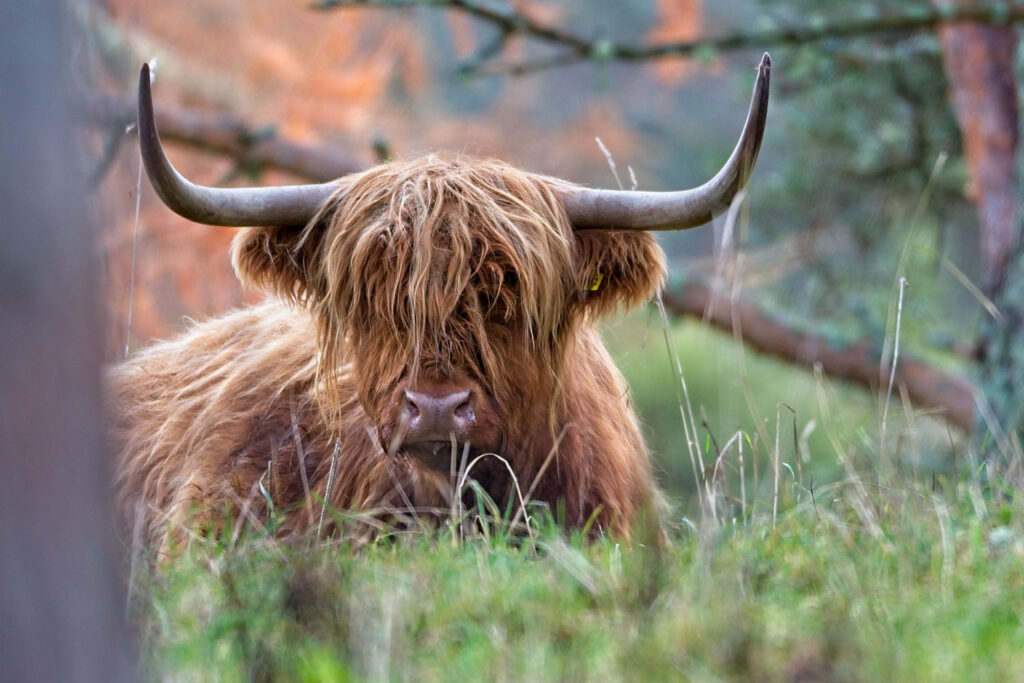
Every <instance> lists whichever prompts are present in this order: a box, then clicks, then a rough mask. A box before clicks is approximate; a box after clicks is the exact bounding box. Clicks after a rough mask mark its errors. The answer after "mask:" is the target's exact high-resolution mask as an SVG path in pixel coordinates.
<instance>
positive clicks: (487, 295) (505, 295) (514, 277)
mask: <svg viewBox="0 0 1024 683" xmlns="http://www.w3.org/2000/svg"><path fill="white" fill-rule="evenodd" d="M518 285H519V275H518V273H516V272H515V271H514V270H511V269H506V270H504V271H501V272H500V273H498V274H496V275H495V276H494V278H493V280H492V281H491V282H489V283H487V285H486V286H484V287H481V288H480V309H481V310H482V311H483V314H484V317H485V318H486V319H487V320H491V321H500V322H508V321H510V320H511V319H512V308H511V307H510V306H509V303H510V302H511V301H512V300H513V299H514V298H515V297H516V296H517V290H518Z"/></svg>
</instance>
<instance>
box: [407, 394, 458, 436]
mask: <svg viewBox="0 0 1024 683" xmlns="http://www.w3.org/2000/svg"><path fill="white" fill-rule="evenodd" d="M401 419H402V420H403V421H404V422H405V423H406V425H407V426H408V428H409V432H408V434H407V436H406V439H407V440H410V441H447V440H448V439H449V438H450V435H451V434H455V436H456V438H459V439H462V438H465V436H466V434H467V430H469V429H470V428H472V427H473V426H474V425H475V423H476V415H475V413H474V410H473V393H472V392H471V391H470V390H469V389H462V390H456V391H451V390H447V391H445V390H441V391H437V390H435V391H417V390H413V389H406V390H405V391H404V392H403V394H402V401H401Z"/></svg>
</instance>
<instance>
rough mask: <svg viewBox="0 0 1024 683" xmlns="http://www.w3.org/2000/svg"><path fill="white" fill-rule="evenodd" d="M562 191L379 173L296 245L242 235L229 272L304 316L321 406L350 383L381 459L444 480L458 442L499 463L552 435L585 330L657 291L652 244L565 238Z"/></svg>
mask: <svg viewBox="0 0 1024 683" xmlns="http://www.w3.org/2000/svg"><path fill="white" fill-rule="evenodd" d="M557 182H558V181H554V180H552V179H548V178H543V177H540V176H534V175H530V174H527V173H523V172H521V171H518V170H515V169H513V168H511V167H509V166H507V165H505V164H502V163H499V162H480V161H471V160H459V159H455V160H452V159H438V158H436V157H428V158H426V159H422V160H419V161H415V162H407V163H393V164H388V165H385V166H379V167H377V168H374V169H371V170H369V171H367V172H365V173H362V174H359V175H356V176H352V177H350V178H347V179H346V181H345V183H344V186H343V188H342V189H341V190H340V191H339V192H338V193H337V194H336V195H335V197H334V198H333V199H332V200H331V202H329V203H328V205H327V206H326V207H325V208H324V209H323V210H322V211H321V213H320V215H319V217H318V218H317V219H315V220H314V222H313V223H311V224H310V227H308V228H306V229H304V230H298V229H294V228H272V229H266V228H263V229H256V228H253V229H249V230H247V231H245V232H243V233H242V234H241V235H240V236H239V238H238V239H237V241H236V244H235V254H234V258H235V265H236V269H237V270H238V273H239V275H240V277H241V278H242V279H243V280H244V281H246V282H249V283H258V284H262V285H269V286H270V287H271V288H272V289H273V290H275V291H276V292H277V293H278V294H279V295H282V296H285V297H287V298H292V299H296V300H299V301H301V302H303V303H304V304H305V305H307V306H309V308H310V309H311V311H312V312H313V315H314V317H315V319H316V322H317V325H318V329H319V334H320V339H319V345H320V350H321V353H322V358H321V379H322V381H323V382H324V388H325V391H326V396H327V397H328V403H329V404H330V403H332V402H336V403H338V404H340V402H341V401H340V399H341V397H338V396H336V395H335V396H333V397H332V396H331V392H332V387H333V390H335V391H336V382H332V379H333V378H334V377H336V374H337V373H338V372H339V370H340V369H344V370H343V371H344V372H345V373H347V374H349V375H350V376H351V377H354V378H355V383H356V387H357V393H358V398H359V401H360V403H361V404H362V406H363V408H364V410H365V411H366V413H367V414H368V415H369V416H370V418H371V420H372V421H373V422H374V426H375V428H376V432H377V435H378V436H379V438H380V441H381V444H382V446H383V448H384V449H385V450H388V451H390V452H398V451H402V452H405V453H408V454H411V455H415V456H418V457H419V458H420V459H421V460H423V461H424V462H426V463H428V464H430V465H432V466H435V467H439V468H444V469H447V468H448V464H449V458H450V443H451V439H452V438H453V437H454V438H455V440H456V441H458V442H460V443H465V442H468V443H470V444H471V445H472V448H473V449H474V450H479V451H491V452H498V453H507V452H508V451H509V448H508V447H509V446H511V447H512V449H513V450H514V449H515V446H516V444H510V441H511V440H516V439H522V438H523V437H524V436H525V435H527V434H529V433H530V432H531V430H537V429H547V428H548V426H549V419H548V418H549V416H550V415H551V411H552V409H553V406H554V401H555V400H556V395H557V393H558V392H557V390H556V384H557V378H558V377H559V371H560V369H561V367H562V366H563V363H564V360H565V354H566V353H570V352H571V350H572V346H573V344H574V343H575V341H576V339H575V337H574V332H575V331H576V330H578V329H579V326H580V325H581V324H587V321H588V320H589V319H590V318H591V317H593V315H595V314H599V313H601V312H603V311H605V310H608V309H609V308H612V307H614V306H616V305H617V304H625V305H633V304H636V303H638V302H641V301H644V300H646V299H647V298H649V297H650V296H651V295H652V293H653V291H654V289H655V288H656V287H657V286H658V284H659V283H660V281H661V278H662V276H663V270H664V267H663V258H662V254H661V250H660V249H659V248H658V247H657V244H656V243H655V241H654V240H653V238H651V237H650V236H649V235H647V234H645V233H626V232H618V231H594V230H588V231H580V232H574V231H573V229H572V227H571V225H570V224H569V222H568V220H567V219H566V217H565V212H564V210H563V208H562V206H561V204H560V203H559V201H558V198H557V195H556V192H555V191H554V188H555V186H556V184H557ZM332 398H333V401H332Z"/></svg>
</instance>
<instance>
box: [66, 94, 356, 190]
mask: <svg viewBox="0 0 1024 683" xmlns="http://www.w3.org/2000/svg"><path fill="white" fill-rule="evenodd" d="M81 104H82V107H81V108H82V111H83V113H84V115H85V118H86V120H87V121H88V122H90V123H93V124H95V125H98V126H104V127H118V128H120V129H122V130H124V129H125V128H126V127H127V126H130V125H134V123H135V105H134V103H130V102H125V101H121V100H116V99H114V98H112V97H108V96H103V95H89V96H87V97H84V98H83V99H82V103H81ZM156 122H157V126H158V127H159V129H160V137H162V138H163V139H164V140H166V141H168V142H177V143H179V144H184V145H189V146H191V147H194V148H196V149H201V150H204V151H207V152H213V153H216V154H223V155H225V156H228V157H231V158H232V159H234V160H235V161H237V162H238V165H239V166H240V167H242V168H244V169H255V170H264V169H267V168H275V169H277V170H280V171H285V172H287V173H291V174H293V175H295V176H298V177H300V178H305V179H307V180H312V181H314V182H327V181H329V180H334V179H335V178H340V177H341V176H343V175H347V174H349V173H353V172H355V171H360V170H363V169H365V168H366V167H367V166H369V163H370V159H369V158H367V159H362V158H359V157H356V156H354V155H352V154H349V153H348V152H345V151H343V150H340V149H338V148H337V147H332V146H330V145H315V146H314V145H306V144H301V143H298V142H294V141H292V140H288V139H286V138H282V137H280V136H278V135H277V133H276V131H275V129H274V128H273V127H270V126H268V127H265V128H254V127H251V126H249V125H247V124H246V123H245V122H243V121H242V120H240V119H237V118H235V117H233V116H229V115H226V114H208V113H203V112H195V111H189V110H184V109H170V108H168V107H165V106H161V107H160V108H159V109H157V111H156Z"/></svg>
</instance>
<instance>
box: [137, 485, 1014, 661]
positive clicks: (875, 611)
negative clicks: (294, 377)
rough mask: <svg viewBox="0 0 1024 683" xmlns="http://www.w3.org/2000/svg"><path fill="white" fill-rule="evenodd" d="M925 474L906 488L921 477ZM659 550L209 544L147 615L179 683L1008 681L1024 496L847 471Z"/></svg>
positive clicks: (698, 527) (187, 557) (198, 549)
mask: <svg viewBox="0 0 1024 683" xmlns="http://www.w3.org/2000/svg"><path fill="white" fill-rule="evenodd" d="M908 477H909V475H908ZM782 486H783V490H782V491H781V494H782V495H781V496H780V499H781V500H782V501H784V502H785V505H784V506H783V507H782V508H780V511H779V512H778V513H777V516H776V521H775V522H774V523H773V522H772V513H771V508H770V506H767V505H766V506H764V507H765V508H766V510H765V511H764V512H761V511H756V512H753V513H750V512H748V514H746V515H745V516H744V517H743V518H742V519H739V520H737V521H735V522H725V523H723V522H717V523H716V522H713V521H710V519H709V520H708V521H704V522H701V523H698V524H693V525H685V524H680V525H679V528H678V529H676V530H674V531H672V532H671V533H670V535H671V536H672V542H671V544H670V545H669V546H668V547H667V548H666V549H663V550H657V549H653V548H649V547H644V546H633V547H626V546H622V545H620V544H618V543H616V542H614V541H613V540H610V539H598V540H597V541H589V542H587V541H583V540H582V539H581V538H580V537H579V536H573V537H569V538H567V537H566V536H565V535H564V534H563V533H562V532H560V531H559V530H558V529H557V528H556V527H555V525H553V524H550V523H544V524H540V525H539V527H540V528H538V529H537V530H536V534H535V538H534V539H532V540H531V539H530V538H521V539H510V538H507V537H504V536H502V535H501V534H500V533H497V534H491V535H490V536H489V537H487V536H482V535H478V536H475V537H471V538H465V537H464V536H463V535H460V534H459V533H457V532H456V531H455V530H454V529H452V528H442V529H434V530H419V531H415V532H406V533H395V534H393V535H391V536H385V537H382V538H380V539H378V540H376V541H373V542H371V543H370V544H368V545H358V544H357V543H355V542H345V541H332V542H319V543H316V542H314V541H312V540H309V541H306V542H301V541H300V542H297V543H293V544H285V543H282V542H279V541H274V540H270V539H268V538H262V537H259V535H258V534H255V533H254V534H253V537H252V538H249V539H248V540H246V541H244V542H241V543H238V544H235V545H229V544H226V543H218V542H214V541H205V542H198V543H193V545H192V547H191V548H190V549H188V550H187V551H185V552H184V553H183V554H182V556H181V557H179V558H177V559H175V560H173V561H171V562H167V563H164V564H160V565H158V566H157V568H156V569H155V570H153V571H151V572H149V573H148V574H147V575H146V576H145V577H144V578H143V579H142V581H141V583H140V584H139V585H138V586H137V587H136V588H137V590H136V606H137V611H138V616H139V619H140V621H141V623H142V624H143V633H144V639H145V643H146V646H147V650H148V653H149V660H148V667H149V670H150V673H151V674H152V675H153V677H154V678H157V679H165V678H171V679H176V680H223V681H233V680H299V681H341V680H367V679H370V680H381V679H415V680H453V679H466V680H480V679H517V680H522V679H529V680H556V679H557V680H565V679H624V680H664V679H666V678H669V679H671V678H684V679H696V680H718V679H733V680H753V679H756V680H894V679H896V680H898V679H900V678H905V679H908V680H932V681H942V680H1010V679H1014V678H1016V677H1018V676H1019V672H1020V671H1022V670H1024V623H1022V620H1024V504H1022V500H1021V497H1020V496H1019V495H1013V494H1009V493H1007V492H1005V491H1003V490H999V489H998V487H996V486H995V485H992V484H990V485H989V486H987V487H983V486H981V485H980V484H978V483H976V482H973V481H970V480H961V481H945V480H942V481H938V482H933V481H931V480H929V481H927V482H917V481H915V480H913V479H910V478H907V479H903V480H900V481H886V482H884V483H882V482H879V481H873V480H870V479H867V478H861V477H856V476H854V477H851V478H849V479H847V480H846V481H845V482H841V483H839V484H834V485H831V486H829V487H827V488H822V489H821V490H817V491H815V492H814V494H813V496H812V495H811V493H810V491H807V490H805V489H802V488H800V487H799V486H798V485H797V484H796V483H789V484H786V483H785V482H784V483H783V485H782Z"/></svg>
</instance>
